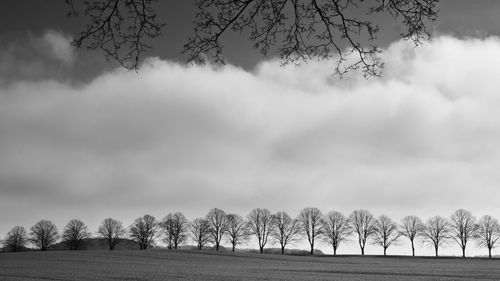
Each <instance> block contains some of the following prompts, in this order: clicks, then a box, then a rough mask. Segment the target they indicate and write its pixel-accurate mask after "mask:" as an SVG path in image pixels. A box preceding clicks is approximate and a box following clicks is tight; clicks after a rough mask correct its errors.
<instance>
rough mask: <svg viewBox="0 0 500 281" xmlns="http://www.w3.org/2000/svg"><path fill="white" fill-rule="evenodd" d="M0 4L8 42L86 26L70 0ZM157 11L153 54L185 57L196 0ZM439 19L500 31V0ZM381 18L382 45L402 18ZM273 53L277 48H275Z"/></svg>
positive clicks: (233, 45)
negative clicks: (72, 14) (158, 31)
mask: <svg viewBox="0 0 500 281" xmlns="http://www.w3.org/2000/svg"><path fill="white" fill-rule="evenodd" d="M1 5H2V9H0V19H1V22H2V24H1V25H0V42H2V43H0V44H2V45H6V44H9V43H10V42H12V41H24V40H25V39H26V36H29V35H39V34H40V33H42V32H43V31H44V30H47V29H52V30H57V31H62V32H64V33H67V34H76V33H77V32H78V31H80V30H82V28H83V27H84V26H85V20H86V19H85V18H84V17H83V16H80V17H77V18H68V17H67V16H66V13H67V11H68V7H67V5H66V4H65V3H64V1H62V0H58V1H36V0H6V1H2V4H1ZM156 6H157V11H158V17H159V19H160V21H161V22H166V23H167V26H166V27H165V28H164V31H163V36H162V37H161V38H159V39H158V40H155V41H153V42H151V45H152V46H153V50H151V51H150V52H149V53H148V55H151V56H159V57H160V58H162V59H169V60H174V61H181V62H182V61H184V60H185V57H184V56H183V55H182V54H181V50H182V47H183V44H184V43H185V42H186V41H187V38H188V36H189V35H190V34H191V31H192V28H193V23H192V22H193V19H194V15H195V9H194V6H193V5H192V1H175V0H167V1H159V2H158V3H156ZM439 8H440V13H439V19H438V20H437V22H435V23H434V24H433V25H432V28H431V30H434V32H435V33H438V34H454V35H458V36H468V35H477V34H481V35H499V34H500V21H498V20H497V17H498V14H500V3H499V2H498V1H495V0H480V1H474V2H471V1H468V0H443V1H441V3H440V4H439ZM377 21H378V23H379V24H380V25H381V26H383V27H385V29H382V31H381V32H380V34H379V36H378V37H379V44H380V46H386V45H387V44H389V43H391V42H393V41H394V40H397V38H398V35H399V32H398V25H397V22H394V21H393V20H392V19H391V18H387V17H382V18H378V19H377ZM223 42H224V44H225V46H226V47H225V56H226V58H227V59H228V61H229V62H230V63H232V64H234V65H239V66H243V67H244V68H247V69H251V68H253V67H254V66H255V65H256V63H258V62H259V61H261V60H262V59H263V57H262V56H261V55H260V54H259V52H258V51H257V50H255V49H253V48H252V47H251V46H252V44H251V43H250V42H249V41H248V40H246V38H245V37H244V36H240V35H239V34H234V33H228V34H227V35H225V37H224V39H223ZM270 55H271V56H272V55H273V54H270ZM92 64H93V66H89V65H82V66H81V67H82V69H83V71H96V70H100V69H102V68H107V67H109V63H108V64H106V63H102V60H97V59H94V60H92Z"/></svg>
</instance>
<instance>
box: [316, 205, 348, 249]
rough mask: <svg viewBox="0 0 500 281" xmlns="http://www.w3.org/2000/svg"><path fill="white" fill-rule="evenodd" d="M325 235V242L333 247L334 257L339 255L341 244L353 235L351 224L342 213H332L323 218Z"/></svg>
mask: <svg viewBox="0 0 500 281" xmlns="http://www.w3.org/2000/svg"><path fill="white" fill-rule="evenodd" d="M323 233H324V234H325V240H326V241H327V242H328V244H330V245H332V247H333V255H334V256H335V255H337V250H338V248H339V246H340V243H342V242H344V241H346V240H347V237H349V235H351V234H352V228H351V223H350V222H349V219H348V218H347V217H346V216H344V215H343V214H342V213H340V212H337V211H331V212H329V213H328V214H326V215H325V216H324V217H323Z"/></svg>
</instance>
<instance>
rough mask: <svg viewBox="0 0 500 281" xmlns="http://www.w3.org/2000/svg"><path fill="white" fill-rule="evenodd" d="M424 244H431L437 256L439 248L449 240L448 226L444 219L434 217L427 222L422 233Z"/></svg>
mask: <svg viewBox="0 0 500 281" xmlns="http://www.w3.org/2000/svg"><path fill="white" fill-rule="evenodd" d="M423 237H424V242H427V243H429V244H431V245H432V246H433V247H434V250H435V252H436V257H437V256H439V253H438V250H439V246H441V245H443V244H445V243H446V241H447V240H448V239H449V238H450V224H449V223H448V222H447V221H446V219H445V218H443V217H441V216H435V217H432V218H430V219H428V220H427V222H426V223H425V227H424V231H423Z"/></svg>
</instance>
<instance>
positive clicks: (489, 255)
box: [488, 247, 491, 259]
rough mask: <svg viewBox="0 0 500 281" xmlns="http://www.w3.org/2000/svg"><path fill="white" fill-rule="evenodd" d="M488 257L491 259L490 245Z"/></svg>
mask: <svg viewBox="0 0 500 281" xmlns="http://www.w3.org/2000/svg"><path fill="white" fill-rule="evenodd" d="M488 258H490V259H491V247H488Z"/></svg>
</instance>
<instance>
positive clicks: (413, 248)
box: [411, 239, 415, 256]
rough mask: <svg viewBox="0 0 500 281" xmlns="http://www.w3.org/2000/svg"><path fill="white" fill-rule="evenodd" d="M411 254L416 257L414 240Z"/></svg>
mask: <svg viewBox="0 0 500 281" xmlns="http://www.w3.org/2000/svg"><path fill="white" fill-rule="evenodd" d="M411 254H412V256H415V245H414V244H413V239H412V240H411Z"/></svg>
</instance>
